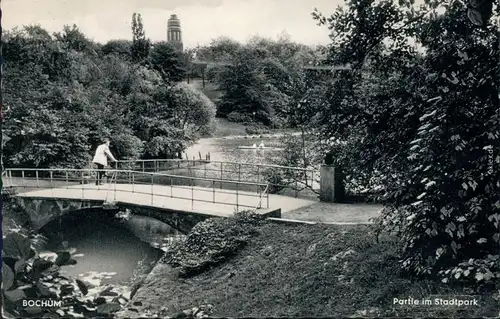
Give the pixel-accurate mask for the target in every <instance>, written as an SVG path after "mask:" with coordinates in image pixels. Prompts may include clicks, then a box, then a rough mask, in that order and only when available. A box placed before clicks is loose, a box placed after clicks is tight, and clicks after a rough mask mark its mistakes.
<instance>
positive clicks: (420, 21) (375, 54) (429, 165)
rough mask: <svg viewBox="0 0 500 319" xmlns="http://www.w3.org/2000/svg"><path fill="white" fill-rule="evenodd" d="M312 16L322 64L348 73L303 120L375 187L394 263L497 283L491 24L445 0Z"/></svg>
mask: <svg viewBox="0 0 500 319" xmlns="http://www.w3.org/2000/svg"><path fill="white" fill-rule="evenodd" d="M314 15H315V18H316V19H317V20H318V21H319V22H320V24H327V25H328V27H329V28H330V29H331V30H332V35H331V38H332V40H333V43H332V45H331V47H330V48H329V56H328V59H329V61H330V62H331V63H350V64H351V65H352V66H353V70H352V71H350V72H348V73H345V74H343V75H342V76H341V77H336V78H334V79H332V80H331V81H329V83H327V84H324V85H323V91H324V92H325V93H324V94H323V95H322V98H321V100H322V101H321V103H319V104H318V105H317V108H316V109H317V110H318V114H317V115H316V116H315V117H314V118H313V120H312V123H313V124H314V125H315V126H316V127H317V128H318V134H319V136H321V139H322V140H323V141H325V142H329V143H330V145H331V146H330V150H331V151H333V153H334V154H336V155H335V162H336V164H337V165H340V166H343V167H344V168H345V169H346V171H348V172H350V173H351V174H352V175H353V176H355V177H356V178H357V179H358V180H359V181H360V182H361V183H362V184H365V185H368V184H372V185H379V186H381V192H379V199H380V200H382V201H385V202H386V204H387V207H386V210H385V213H384V216H383V218H382V220H381V225H382V226H383V228H384V229H388V228H389V229H393V227H397V229H398V230H399V231H400V232H401V236H402V238H403V239H404V242H405V244H406V245H405V249H404V255H403V260H402V266H403V268H404V269H406V270H408V271H411V272H413V273H416V274H419V275H434V276H439V277H440V278H441V279H442V280H443V281H445V282H446V281H451V280H460V281H472V282H475V283H479V284H482V283H484V282H486V283H493V282H498V278H500V262H499V260H500V256H499V252H500V197H499V196H500V195H499V194H500V192H499V191H500V170H498V165H500V155H499V153H498V149H499V146H500V143H499V141H500V140H499V138H500V130H499V128H500V112H499V109H500V105H499V95H498V88H499V85H500V83H499V78H498V76H499V71H500V69H499V64H498V56H499V53H500V52H499V48H498V37H497V35H498V32H499V30H498V25H495V23H493V22H492V23H490V24H489V25H488V26H486V27H484V28H478V27H475V26H474V25H473V24H471V23H470V22H469V21H468V19H467V8H466V7H465V6H464V5H463V3H462V2H461V1H454V0H450V1H431V0H429V1H425V4H423V5H421V6H418V7H417V6H416V5H414V4H413V1H399V3H395V2H393V1H371V0H367V1H365V0H353V1H349V2H348V4H347V6H345V7H344V8H339V9H338V10H337V11H336V12H335V13H334V14H333V15H332V16H330V17H324V16H322V15H321V14H319V13H318V12H315V13H314ZM497 19H498V14H497V15H494V16H493V18H492V21H495V20H497ZM412 41H413V42H414V43H412ZM415 43H416V44H417V45H418V47H419V48H420V49H419V50H416V49H415ZM338 140H341V141H343V142H342V143H333V141H338Z"/></svg>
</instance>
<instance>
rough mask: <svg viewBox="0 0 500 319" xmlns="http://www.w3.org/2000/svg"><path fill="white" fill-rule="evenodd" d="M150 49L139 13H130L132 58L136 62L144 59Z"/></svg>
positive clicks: (149, 42)
mask: <svg viewBox="0 0 500 319" xmlns="http://www.w3.org/2000/svg"><path fill="white" fill-rule="evenodd" d="M150 49H151V41H150V40H149V39H147V38H146V33H145V32H144V26H143V25H142V17H141V14H140V13H135V12H134V13H133V14H132V48H131V52H132V58H133V59H134V61H136V62H140V61H144V60H145V59H146V58H147V57H148V55H149V50H150Z"/></svg>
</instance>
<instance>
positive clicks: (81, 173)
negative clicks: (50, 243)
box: [5, 168, 269, 209]
mask: <svg viewBox="0 0 500 319" xmlns="http://www.w3.org/2000/svg"><path fill="white" fill-rule="evenodd" d="M98 171H100V170H98V169H89V168H87V169H68V168H61V169H50V168H8V169H6V170H5V172H6V174H7V178H9V179H10V182H11V186H12V180H13V178H17V177H16V176H12V175H13V174H12V173H14V172H21V176H20V177H19V178H21V179H22V180H23V182H22V184H23V185H17V187H23V188H44V187H40V181H41V180H49V178H48V177H41V176H40V175H41V174H40V173H41V172H49V173H50V187H47V188H51V189H55V188H58V187H59V188H61V187H60V186H54V185H53V182H54V181H55V182H56V183H57V182H58V181H65V184H66V189H68V185H70V184H73V183H79V184H85V173H88V174H89V173H92V172H98ZM107 171H108V172H109V171H111V172H113V177H112V180H111V184H112V185H114V186H113V187H114V194H115V196H114V198H115V200H116V192H117V191H118V192H130V193H137V194H146V195H149V194H150V195H151V205H153V203H154V196H155V195H156V196H159V197H170V198H178V199H184V200H191V202H192V207H193V204H194V202H207V203H218V204H226V205H231V206H236V208H237V209H239V207H240V206H241V207H248V208H253V207H254V206H253V205H245V204H240V201H239V196H240V195H239V194H238V190H237V191H236V192H223V191H218V192H217V193H229V194H232V195H235V196H236V203H235V204H234V203H228V202H224V201H216V196H215V183H217V182H219V183H229V184H236V185H237V187H239V185H249V186H257V187H258V189H259V190H260V189H261V187H264V186H265V187H266V190H267V188H268V185H267V184H263V183H254V182H241V181H226V180H219V179H215V178H202V177H188V176H180V175H173V174H164V173H150V172H137V171H133V170H116V169H108V170H107ZM29 172H31V173H33V172H34V173H35V176H26V175H27V174H26V173H28V175H31V174H29ZM54 173H56V174H57V173H65V174H64V175H65V176H63V178H61V177H58V176H56V177H54V175H55V174H54ZM70 173H73V174H75V176H70V175H73V174H70ZM120 173H121V174H126V175H128V179H125V180H126V181H128V183H127V184H132V190H123V189H117V179H118V177H117V176H118V174H120ZM136 175H142V176H147V177H151V183H141V182H140V181H139V182H137V180H136V178H135V176H136ZM155 177H166V178H169V179H170V188H171V190H170V195H165V194H163V193H161V194H158V193H157V194H155V191H154V185H162V184H161V183H156V184H155V183H154V178H155ZM30 179H36V186H35V185H31V186H26V182H25V180H30ZM113 179H114V184H113ZM173 179H178V180H189V181H190V185H191V186H190V187H185V186H183V185H175V187H176V188H185V189H189V188H190V189H191V196H190V197H189V198H188V197H179V196H174V195H173V192H172V187H174V185H173V184H172V181H173ZM194 181H203V182H211V185H212V189H209V188H207V187H198V188H196V190H197V191H206V192H213V193H214V196H213V200H211V201H208V200H203V199H199V198H197V199H195V198H194ZM70 182H71V183H70ZM107 184H109V180H108V183H107ZM134 184H138V185H140V184H150V185H151V190H150V191H149V192H141V191H138V190H136V189H135V188H134ZM122 185H123V184H122ZM73 186H74V185H73ZM163 186H166V185H163ZM63 187H64V186H63ZM203 188H207V189H206V190H205V189H203ZM76 189H79V188H76ZM81 189H82V198H85V190H86V189H88V188H86V187H85V186H82V188H81ZM109 191H110V189H109V187H108V192H107V195H106V201H107V198H108V195H109ZM241 195H242V196H244V197H257V196H256V195H253V194H252V193H249V192H246V193H244V194H241ZM268 201H269V199H268Z"/></svg>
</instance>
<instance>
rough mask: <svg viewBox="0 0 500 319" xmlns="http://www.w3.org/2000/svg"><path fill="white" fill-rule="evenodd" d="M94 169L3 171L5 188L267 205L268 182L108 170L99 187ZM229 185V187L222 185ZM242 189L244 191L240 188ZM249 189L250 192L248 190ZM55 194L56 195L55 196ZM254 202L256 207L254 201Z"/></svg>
mask: <svg viewBox="0 0 500 319" xmlns="http://www.w3.org/2000/svg"><path fill="white" fill-rule="evenodd" d="M97 172H98V170H96V169H21V168H19V169H18V168H8V169H6V170H5V176H4V177H3V178H4V180H5V186H6V187H9V186H10V187H14V188H21V189H24V191H33V190H37V189H52V190H57V191H58V192H60V191H63V192H64V191H66V190H67V191H69V190H73V191H74V190H81V198H82V199H89V196H90V195H92V194H93V193H92V192H94V194H95V191H96V190H98V189H101V190H106V200H108V201H110V200H114V201H116V200H117V198H118V197H119V194H120V193H130V194H131V195H132V194H137V195H149V196H150V198H151V199H150V203H151V205H153V204H154V203H155V200H156V198H158V197H169V198H176V199H184V200H190V201H191V206H192V207H193V205H194V202H207V203H216V204H224V205H230V206H236V209H237V210H238V211H239V209H240V208H244V209H246V208H248V209H255V208H257V209H259V208H263V205H262V201H263V199H265V200H266V201H267V202H266V208H269V192H268V185H267V184H264V183H252V182H242V181H240V182H239V181H228V180H219V179H211V178H202V177H191V176H179V175H172V174H164V173H148V172H138V171H133V170H107V171H106V174H107V175H108V177H107V178H106V179H105V184H104V185H102V186H99V187H98V186H96V185H95V181H96V180H95V176H96V175H97ZM226 184H229V187H226V186H225V185H226ZM243 189H245V191H243ZM248 189H252V191H248ZM54 196H55V195H54ZM256 202H257V206H256V205H255V203H256Z"/></svg>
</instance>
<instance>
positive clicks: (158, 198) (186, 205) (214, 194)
mask: <svg viewBox="0 0 500 319" xmlns="http://www.w3.org/2000/svg"><path fill="white" fill-rule="evenodd" d="M12 186H14V187H16V185H12ZM115 187H116V191H115ZM152 188H153V195H151V192H152ZM18 196H22V197H42V198H66V199H87V200H103V201H106V200H107V201H116V202H122V203H128V204H136V205H142V206H150V207H157V208H162V209H171V210H177V211H189V212H196V213H201V214H207V215H211V216H221V217H229V216H232V215H233V214H234V212H235V210H236V204H238V210H239V211H243V210H248V209H251V208H250V207H255V206H257V204H258V201H259V198H258V197H257V194H256V193H255V192H254V193H252V192H244V191H239V192H238V195H236V191H231V190H226V189H212V188H204V187H196V186H195V187H187V186H175V185H174V186H163V185H153V186H151V185H131V184H116V186H115V185H111V184H104V185H102V186H96V185H93V184H86V185H70V186H67V187H59V188H57V187H56V188H46V189H38V190H33V189H30V190H27V191H25V192H23V191H22V189H21V190H19V194H18ZM171 196H174V197H171ZM175 197H183V198H175ZM214 202H215V203H214ZM221 202H223V203H226V204H221ZM314 203H316V202H315V201H311V200H304V199H298V198H291V197H288V196H281V195H274V194H269V208H266V204H267V199H266V198H265V197H263V198H262V207H263V208H261V209H257V210H256V212H257V213H259V214H264V215H265V214H267V213H269V212H271V211H275V210H277V209H281V212H282V213H283V212H288V211H292V210H295V209H298V208H301V207H305V206H309V205H311V204H314ZM242 205H243V206H242ZM245 206H250V207H245Z"/></svg>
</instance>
